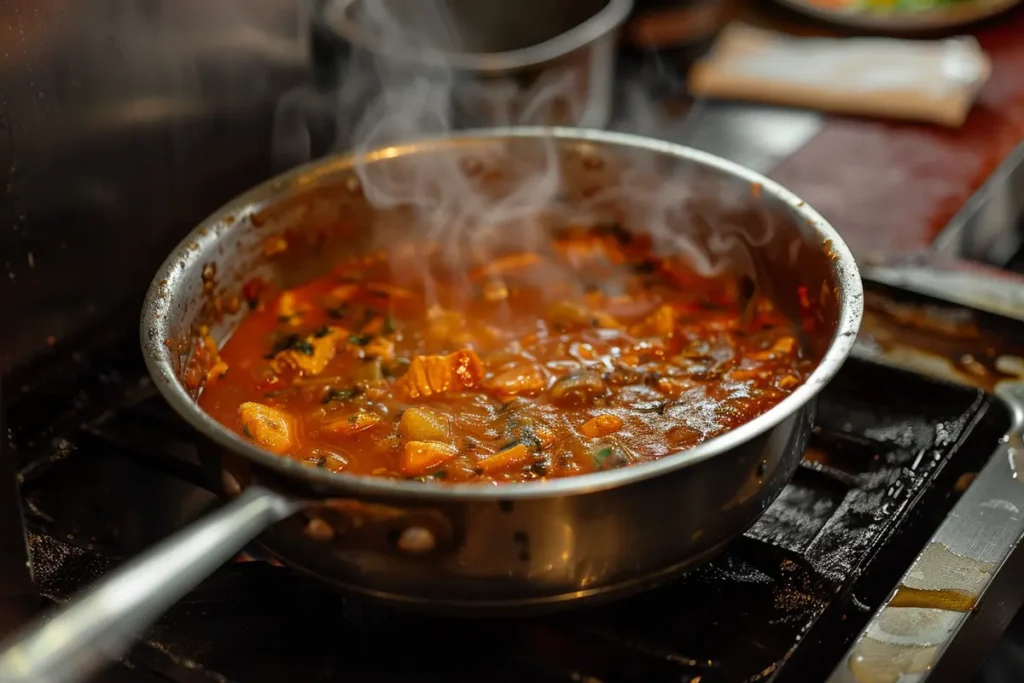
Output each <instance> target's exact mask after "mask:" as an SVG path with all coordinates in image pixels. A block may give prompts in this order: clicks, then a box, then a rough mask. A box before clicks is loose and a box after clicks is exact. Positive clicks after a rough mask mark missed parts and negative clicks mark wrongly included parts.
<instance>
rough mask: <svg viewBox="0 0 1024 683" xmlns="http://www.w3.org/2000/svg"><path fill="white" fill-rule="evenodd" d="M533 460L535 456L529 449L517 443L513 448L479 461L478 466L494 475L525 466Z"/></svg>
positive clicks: (486, 472)
mask: <svg viewBox="0 0 1024 683" xmlns="http://www.w3.org/2000/svg"><path fill="white" fill-rule="evenodd" d="M532 459H533V454H532V453H530V451H529V449H527V448H526V446H525V445H524V444H521V443H517V444H516V445H514V446H512V447H511V448H506V449H505V450H503V451H498V452H497V453H495V454H494V455H489V456H487V457H486V458H483V459H481V460H478V461H477V463H476V464H477V467H479V468H480V469H482V470H483V471H484V473H485V474H494V473H496V472H501V471H503V470H507V469H510V468H512V467H517V466H522V465H525V464H526V463H528V462H530V460H532Z"/></svg>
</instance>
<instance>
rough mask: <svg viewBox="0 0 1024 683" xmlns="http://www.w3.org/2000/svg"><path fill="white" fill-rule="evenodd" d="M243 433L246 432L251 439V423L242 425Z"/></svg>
mask: <svg viewBox="0 0 1024 683" xmlns="http://www.w3.org/2000/svg"><path fill="white" fill-rule="evenodd" d="M242 433H243V434H245V435H246V436H247V437H249V438H250V439H251V438H252V432H251V431H249V425H242Z"/></svg>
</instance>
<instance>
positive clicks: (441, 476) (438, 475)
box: [430, 470, 448, 479]
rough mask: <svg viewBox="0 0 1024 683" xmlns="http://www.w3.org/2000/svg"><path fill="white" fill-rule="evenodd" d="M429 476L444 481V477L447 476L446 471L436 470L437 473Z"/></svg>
mask: <svg viewBox="0 0 1024 683" xmlns="http://www.w3.org/2000/svg"><path fill="white" fill-rule="evenodd" d="M430 476H431V477H433V478H434V479H444V478H445V477H447V476H448V471H447V470H438V471H437V472H434V473H433V474H431V475H430Z"/></svg>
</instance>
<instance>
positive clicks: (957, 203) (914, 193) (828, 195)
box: [772, 7, 1024, 255]
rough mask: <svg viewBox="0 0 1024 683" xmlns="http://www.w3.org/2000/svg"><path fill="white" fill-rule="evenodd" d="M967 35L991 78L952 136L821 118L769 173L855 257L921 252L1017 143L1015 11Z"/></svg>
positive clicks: (1022, 21) (1020, 121) (1021, 62)
mask: <svg viewBox="0 0 1024 683" xmlns="http://www.w3.org/2000/svg"><path fill="white" fill-rule="evenodd" d="M972 33H974V35H976V36H977V38H978V40H979V42H980V43H981V45H982V47H983V48H984V49H985V50H986V51H987V52H988V53H989V55H990V56H991V58H992V61H993V68H992V77H991V79H990V80H989V81H988V83H987V84H986V85H985V87H984V88H983V90H982V91H981V93H980V96H979V98H978V101H977V104H976V105H975V108H974V110H973V111H972V112H971V114H970V116H969V118H968V120H967V122H966V123H965V124H964V125H963V126H962V127H961V128H959V129H955V130H951V129H945V128H941V127H938V126H931V125H921V124H913V123H897V122H885V121H873V120H866V119H851V118H842V117H830V118H829V120H828V122H827V123H826V126H825V128H824V129H823V130H822V132H821V133H819V134H818V135H817V136H816V137H814V138H812V139H811V141H810V142H808V144H807V145H806V146H804V147H803V148H802V149H800V150H799V151H798V152H796V153H795V154H794V155H793V156H791V157H790V158H789V159H787V160H786V161H785V162H783V163H782V165H780V166H779V167H778V168H777V169H776V170H775V171H774V172H773V173H772V176H773V178H775V179H776V180H778V181H779V182H780V183H782V184H783V185H785V186H786V187H788V188H789V189H790V190H792V191H793V192H795V193H796V194H797V195H799V196H800V197H801V198H802V199H804V200H806V201H807V202H808V203H810V204H811V205H812V206H813V207H815V208H816V209H817V210H818V211H819V212H820V213H821V214H822V215H824V216H825V218H826V219H828V220H829V221H830V222H831V223H832V224H833V225H834V226H835V227H836V229H838V230H839V231H840V233H842V235H843V237H844V239H846V241H847V243H848V244H849V245H850V247H851V248H852V249H853V250H854V252H855V253H856V254H858V255H866V254H869V253H872V252H892V251H913V250H919V249H921V248H924V247H926V246H927V245H928V244H929V243H930V242H931V240H932V239H933V238H934V237H935V236H936V235H937V234H938V233H939V232H940V231H941V230H942V228H943V227H944V226H945V225H946V224H947V222H948V221H949V220H950V218H952V216H953V215H954V214H955V213H956V212H957V211H958V210H959V209H960V208H961V207H962V206H963V205H964V203H965V202H966V201H967V200H968V198H970V196H971V195H972V194H973V193H974V192H975V191H976V190H977V189H978V188H979V187H980V186H981V185H982V184H983V183H984V182H985V180H986V179H987V178H988V177H989V175H990V174H991V173H992V171H993V170H994V169H995V167H996V166H997V165H998V164H999V162H1000V161H1002V160H1003V159H1004V158H1006V156H1007V155H1009V154H1010V152H1012V151H1013V149H1014V148H1015V147H1016V146H1017V145H1019V144H1020V143H1021V142H1022V141H1024V7H1020V8H1017V9H1016V10H1014V11H1012V12H1010V13H1008V14H1005V15H1003V16H1001V17H997V18H995V19H994V20H992V21H990V22H988V23H987V24H986V25H983V26H981V27H980V28H978V29H976V30H974V31H972Z"/></svg>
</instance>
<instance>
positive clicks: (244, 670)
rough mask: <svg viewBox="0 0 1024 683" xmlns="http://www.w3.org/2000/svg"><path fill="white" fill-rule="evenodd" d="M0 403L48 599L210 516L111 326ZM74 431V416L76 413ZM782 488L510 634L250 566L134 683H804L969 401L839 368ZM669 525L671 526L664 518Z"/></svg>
mask: <svg viewBox="0 0 1024 683" xmlns="http://www.w3.org/2000/svg"><path fill="white" fill-rule="evenodd" d="M9 408H10V410H9V411H8V424H9V426H10V430H11V433H10V436H11V439H12V441H13V442H14V444H15V447H16V448H15V457H16V458H18V464H19V467H20V470H21V472H22V477H23V484H22V491H23V496H24V502H25V505H26V512H27V516H28V523H29V526H30V530H31V538H30V547H31V552H32V557H33V562H34V566H35V570H36V578H37V581H38V583H39V585H40V588H41V591H42V593H43V594H44V595H45V596H46V597H47V598H48V599H51V600H58V601H59V600H63V599H65V598H66V597H67V596H68V595H69V594H71V593H72V592H74V591H75V590H78V589H79V588H81V587H82V586H84V585H85V584H87V583H88V582H89V581H90V580H92V579H93V578H95V577H96V576H99V575H101V574H102V573H103V572H104V571H106V570H107V569H108V568H110V567H111V566H114V565H116V563H118V562H119V561H120V560H121V559H122V558H124V557H126V556H129V555H132V554H134V553H137V552H138V551H140V550H141V549H143V548H145V547H146V546H147V545H149V544H151V543H153V542H154V541H156V540H157V539H159V538H161V537H163V536H165V535H166V534H168V533H170V532H171V531H173V530H174V529H176V528H179V527H180V526H182V525H183V524H185V523H187V521H188V520H190V519H192V518H194V517H196V516H198V515H199V514H201V513H202V512H203V510H205V509H206V508H207V507H208V506H209V505H211V504H213V503H215V498H214V496H213V495H212V494H211V493H210V492H209V491H207V490H206V489H205V488H203V486H202V483H203V482H204V481H207V480H208V478H207V477H208V474H209V473H206V472H204V471H203V469H202V466H201V465H200V464H199V463H200V459H199V457H198V456H199V454H200V451H201V449H202V448H205V447H208V446H206V445H204V443H203V442H202V441H201V440H200V439H198V438H197V437H196V435H195V434H194V433H193V432H192V431H191V430H190V429H189V428H188V427H187V426H186V425H185V424H184V423H183V422H180V421H179V420H178V418H177V417H176V416H174V415H173V413H172V412H171V411H170V409H169V408H167V407H166V406H165V405H164V404H163V403H162V401H161V399H160V398H159V397H158V396H157V395H156V394H155V391H154V390H153V388H152V387H151V386H150V384H149V382H148V380H147V379H146V378H145V372H144V368H143V366H142V362H141V359H140V358H139V354H138V352H137V350H136V346H135V341H134V339H118V338H117V337H116V335H112V336H111V338H110V339H109V340H106V341H105V342H103V343H101V344H99V345H98V347H97V348H96V349H95V350H94V351H93V352H91V353H80V354H76V355H75V356H74V357H73V358H72V359H71V360H70V362H69V363H68V366H67V367H63V368H61V367H55V368H53V369H52V372H51V374H50V375H49V376H46V377H40V378H39V379H38V382H37V383H36V384H35V385H34V386H30V387H27V388H26V390H25V391H24V392H23V394H22V395H21V396H20V397H16V400H14V401H11V405H10V406H9ZM83 421H84V422H83ZM817 425H818V426H817V427H816V429H815V434H814V436H813V439H812V447H811V448H810V449H809V451H808V454H807V456H806V457H805V460H804V461H803V463H802V466H801V467H800V469H799V471H798V472H797V475H796V477H795V478H794V480H793V482H792V483H791V484H790V485H789V486H788V487H787V488H786V489H785V491H784V492H783V494H782V496H781V497H780V498H779V499H778V501H776V503H775V504H774V505H772V506H771V508H770V509H769V510H768V511H767V513H766V514H765V515H764V517H763V518H762V519H761V520H760V521H758V523H757V524H756V525H755V526H754V527H753V528H752V529H751V530H750V531H749V532H748V533H747V534H746V535H745V536H744V537H743V538H741V539H740V540H738V541H737V542H735V543H734V544H732V545H731V546H730V547H729V548H728V550H727V551H726V552H725V553H724V554H722V555H721V556H720V557H718V558H717V559H715V560H714V561H712V562H711V563H709V564H708V565H706V566H704V567H702V568H700V569H698V570H696V571H694V572H692V573H691V574H689V575H688V576H686V577H684V578H682V579H680V580H678V581H676V582H674V583H672V584H670V585H668V586H665V587H663V588H660V589H657V590H654V591H651V592H649V593H647V594H644V595H641V596H638V597H635V598H632V599H630V600H627V601H625V602H622V603H618V604H614V605H609V606H605V607H600V608H592V609H587V610H585V611H580V612H570V613H566V614H562V615H556V616H549V617H540V618H534V619H529V620H515V621H507V620H506V621H482V620H475V621H466V620H448V619H432V618H428V617H422V616H412V615H406V614H396V613H391V612H388V611H387V610H385V609H383V608H380V607H376V606H374V605H370V604H367V603H364V602H362V601H360V600H356V599H352V598H348V597H346V596H344V595H340V594H337V593H334V592H331V591H330V590H329V589H327V588H325V587H322V586H320V585H318V584H317V583H315V582H314V581H312V580H310V579H307V578H305V577H302V576H299V575H297V574H296V573H294V572H292V571H291V570H289V569H287V568H284V567H281V566H278V565H275V564H271V563H268V562H262V561H256V562H240V563H233V564H230V565H227V566H226V567H224V568H222V570H220V571H219V572H218V573H217V574H216V575H215V576H213V577H212V578H210V579H209V580H208V581H206V582H205V583H204V584H203V585H202V586H200V587H199V588H198V589H197V590H196V591H195V592H193V593H192V594H191V595H189V596H188V597H187V598H186V599H185V600H183V601H182V602H181V603H180V604H178V605H177V606H175V607H174V608H173V609H172V610H171V611H170V612H169V613H168V614H167V615H166V616H165V617H164V618H163V619H162V620H161V621H160V622H159V623H158V624H157V625H156V626H155V627H154V628H153V629H152V630H151V631H150V633H149V634H148V636H147V637H146V638H145V642H144V643H143V644H141V645H140V646H139V647H137V648H136V649H135V650H134V651H133V653H132V654H131V655H130V656H129V657H128V659H127V661H128V662H129V663H130V664H131V666H132V667H134V668H133V670H132V671H130V672H124V671H122V672H121V675H137V676H138V678H137V680H143V681H144V680H147V679H146V678H144V677H142V676H143V672H148V675H149V676H154V675H156V676H158V678H157V679H156V680H161V678H160V677H162V679H163V680H168V679H169V680H171V681H181V682H191V681H206V680H217V681H232V682H237V683H262V682H270V681H273V682H275V683H277V682H280V681H298V680H301V681H308V682H309V683H316V682H319V681H335V680H346V681H389V682H390V681H409V682H419V681H437V680H445V681H477V682H485V681H523V680H530V681H552V682H555V681H566V682H569V681H592V682H594V683H596V682H598V681H601V682H604V683H613V682H617V681H630V682H632V681H643V682H644V683H658V682H660V681H666V682H667V681H673V682H679V681H683V682H687V681H690V682H693V683H696V681H701V683H709V682H713V681H721V682H723V683H730V682H739V681H755V680H778V681H799V682H802V681H810V680H822V679H823V678H824V677H825V676H826V675H827V673H828V672H829V671H831V670H832V668H834V666H835V665H836V664H837V662H838V660H839V658H840V657H841V656H842V653H843V651H844V649H845V647H846V646H847V645H849V642H850V641H851V640H852V639H853V637H854V636H856V634H857V633H858V632H859V631H860V629H861V628H862V627H863V626H864V624H865V623H866V621H867V619H868V617H869V615H870V613H871V612H872V611H873V610H874V609H875V608H876V607H877V606H878V605H879V604H880V602H881V601H882V600H883V599H884V597H885V596H886V594H887V593H888V591H889V590H891V588H892V587H893V586H894V584H895V583H896V581H897V580H898V579H899V577H900V575H901V574H902V573H903V572H904V571H905V570H906V568H907V566H908V565H909V563H910V561H911V560H912V558H913V557H914V555H915V554H916V553H917V552H918V551H919V550H920V548H921V547H922V545H923V544H924V542H925V540H926V538H927V536H928V534H929V533H930V532H931V531H932V530H933V529H934V528H935V526H936V525H937V523H938V521H939V520H940V519H941V518H942V517H944V516H945V514H946V513H947V512H948V509H949V507H950V506H951V504H952V502H953V500H954V497H955V495H956V482H957V480H958V478H960V477H961V475H963V474H964V473H967V472H970V471H972V470H974V469H976V468H977V467H978V466H979V465H980V464H981V463H983V462H984V460H985V459H986V458H987V456H988V455H989V454H990V453H991V452H992V449H993V445H994V444H995V442H996V441H997V440H998V439H999V437H1000V436H1001V435H1002V433H1003V431H1004V429H1005V426H1006V415H1005V411H1003V410H1002V409H1001V408H1000V407H998V406H997V405H996V404H994V403H992V401H991V400H990V399H989V398H988V397H987V396H986V395H985V394H984V393H982V392H979V391H975V390H970V389H966V388H963V387H959V386H955V385H951V384H944V383H941V382H937V381H932V380H929V379H925V378H923V377H921V376H918V375H913V374H909V373H904V372H901V371H898V370H893V369H890V368H887V367H883V366H880V365H875V364H872V363H870V362H866V361H859V360H851V361H850V362H849V363H848V364H847V365H846V367H845V368H844V369H843V370H842V372H841V373H840V374H839V376H838V377H837V378H836V379H835V381H834V382H833V383H832V384H830V385H829V387H827V388H826V390H825V392H824V393H823V395H822V397H821V400H820V404H819V415H818V420H817ZM666 523H670V520H666Z"/></svg>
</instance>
